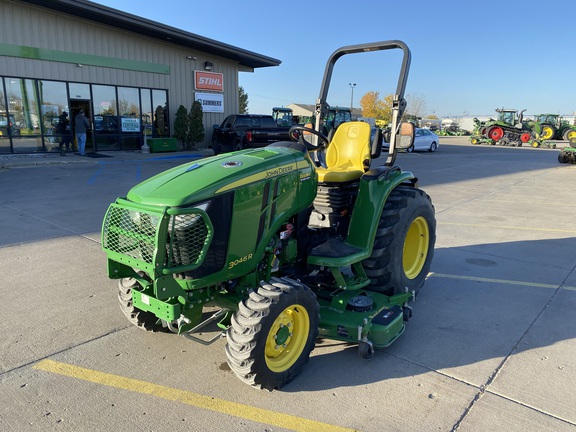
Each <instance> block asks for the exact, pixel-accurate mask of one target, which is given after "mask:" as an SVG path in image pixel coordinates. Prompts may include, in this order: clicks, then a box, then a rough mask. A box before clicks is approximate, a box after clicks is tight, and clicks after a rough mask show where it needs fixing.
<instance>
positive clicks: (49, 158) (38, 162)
mask: <svg viewBox="0 0 576 432" xmlns="http://www.w3.org/2000/svg"><path fill="white" fill-rule="evenodd" d="M212 155H214V152H213V151H212V149H206V148H203V149H198V150H190V151H177V152H161V153H142V152H140V151H139V150H134V151H101V152H98V153H96V154H95V153H87V155H86V156H80V155H79V154H78V153H67V154H66V156H60V153H57V152H55V153H37V154H3V155H0V169H9V168H30V167H39V166H45V165H67V164H89V163H92V164H94V163H105V162H109V161H113V162H119V161H142V160H146V161H154V160H166V159H182V163H184V162H185V161H186V159H199V158H203V157H208V156H212Z"/></svg>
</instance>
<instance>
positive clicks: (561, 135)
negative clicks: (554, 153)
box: [534, 114, 576, 141]
mask: <svg viewBox="0 0 576 432" xmlns="http://www.w3.org/2000/svg"><path fill="white" fill-rule="evenodd" d="M534 122H535V123H538V124H539V125H540V129H541V132H540V140H541V141H546V140H564V141H570V140H571V139H573V138H576V126H572V125H570V123H569V122H568V121H566V120H564V119H563V117H562V116H560V115H559V114H537V115H536V116H534Z"/></svg>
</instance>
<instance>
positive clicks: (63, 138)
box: [57, 111, 72, 156]
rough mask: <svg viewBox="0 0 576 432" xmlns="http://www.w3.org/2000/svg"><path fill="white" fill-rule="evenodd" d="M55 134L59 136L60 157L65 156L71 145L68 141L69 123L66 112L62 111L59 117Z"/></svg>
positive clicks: (69, 140) (70, 141)
mask: <svg viewBox="0 0 576 432" xmlns="http://www.w3.org/2000/svg"><path fill="white" fill-rule="evenodd" d="M57 133H58V134H60V146H59V149H60V156H66V152H67V151H69V150H70V144H71V143H72V140H71V139H70V121H69V120H68V113H67V112H66V111H62V114H61V115H60V117H59V121H58V129H57ZM64 146H66V151H64Z"/></svg>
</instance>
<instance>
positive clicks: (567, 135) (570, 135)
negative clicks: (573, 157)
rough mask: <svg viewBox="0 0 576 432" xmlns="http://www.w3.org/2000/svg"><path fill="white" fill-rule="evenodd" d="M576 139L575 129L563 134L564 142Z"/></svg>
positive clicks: (567, 130)
mask: <svg viewBox="0 0 576 432" xmlns="http://www.w3.org/2000/svg"><path fill="white" fill-rule="evenodd" d="M575 138H576V130H575V129H566V130H565V131H564V133H563V134H562V139H563V140H564V141H570V140H572V139H575Z"/></svg>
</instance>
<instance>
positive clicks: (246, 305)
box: [226, 278, 320, 390]
mask: <svg viewBox="0 0 576 432" xmlns="http://www.w3.org/2000/svg"><path fill="white" fill-rule="evenodd" d="M319 310H320V308H319V306H318V302H317V300H316V295H315V294H314V293H313V292H312V291H311V290H310V288H308V287H307V286H305V285H303V284H301V283H299V282H296V281H294V280H292V279H288V278H281V279H279V278H272V279H271V280H270V282H269V283H267V282H264V281H263V282H260V286H259V287H258V288H257V289H256V290H255V291H253V292H251V293H250V295H249V297H248V298H247V299H246V300H243V301H242V302H241V303H240V305H239V309H238V311H237V312H236V313H235V314H234V315H233V317H232V320H231V326H230V328H229V329H228V332H227V334H226V337H227V344H226V356H227V358H228V365H229V366H230V369H232V371H233V372H234V373H235V374H236V375H237V376H238V377H239V378H240V379H241V380H242V381H244V382H245V383H247V384H250V385H252V386H254V387H259V388H262V389H267V390H273V389H275V388H281V387H282V386H283V385H284V384H286V383H288V382H290V381H291V380H292V379H294V378H295V377H296V376H297V375H298V374H299V373H300V371H301V370H302V368H303V367H304V365H305V364H306V363H307V362H308V359H309V358H310V353H311V352H312V350H313V349H314V344H315V341H316V338H317V337H318V322H319V320H320V314H319Z"/></svg>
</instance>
